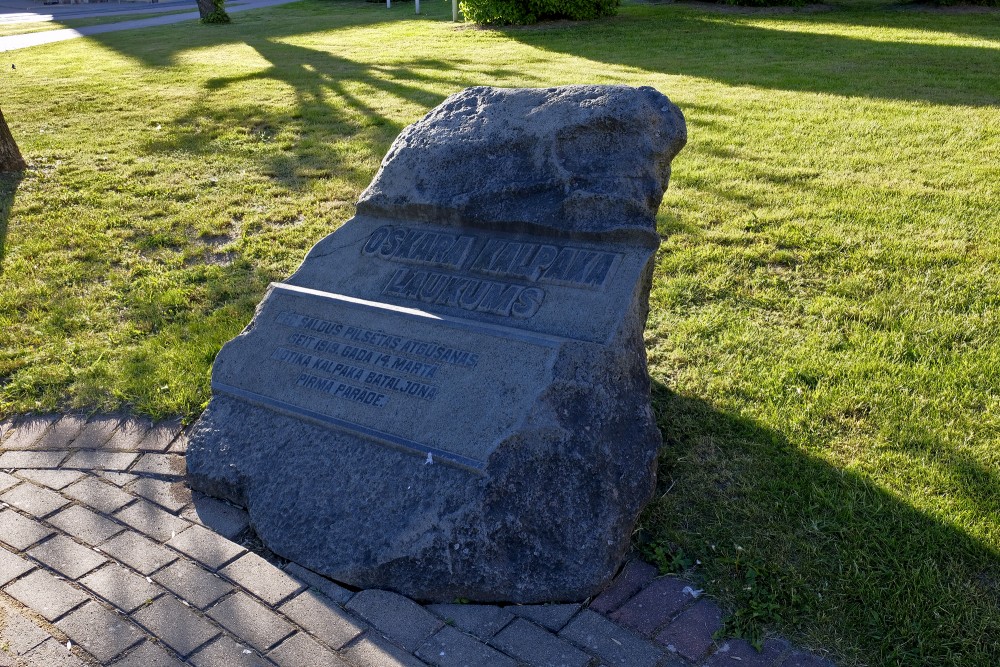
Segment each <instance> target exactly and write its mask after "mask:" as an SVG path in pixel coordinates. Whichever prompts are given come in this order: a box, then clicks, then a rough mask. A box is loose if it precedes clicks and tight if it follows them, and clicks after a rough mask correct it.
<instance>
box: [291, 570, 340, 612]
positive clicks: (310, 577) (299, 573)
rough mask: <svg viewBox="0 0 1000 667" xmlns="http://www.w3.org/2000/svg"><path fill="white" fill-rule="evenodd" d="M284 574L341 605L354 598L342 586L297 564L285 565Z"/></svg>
mask: <svg viewBox="0 0 1000 667" xmlns="http://www.w3.org/2000/svg"><path fill="white" fill-rule="evenodd" d="M285 572H287V573H288V574H289V575H291V576H293V577H295V578H296V579H298V580H299V581H300V582H301V583H303V584H306V585H307V586H309V587H310V588H314V589H316V590H317V591H319V592H320V593H322V594H323V595H325V596H326V597H328V598H330V599H331V600H333V601H334V602H337V603H339V604H341V605H344V604H347V601H348V600H350V599H351V598H352V597H353V596H354V593H353V592H351V591H349V590H347V589H346V588H344V587H343V586H339V585H338V584H337V583H336V582H333V581H330V580H329V579H327V578H326V577H324V576H321V575H319V574H317V573H315V572H313V571H312V570H309V569H306V568H304V567H302V566H301V565H299V564H298V563H289V564H288V565H286V566H285Z"/></svg>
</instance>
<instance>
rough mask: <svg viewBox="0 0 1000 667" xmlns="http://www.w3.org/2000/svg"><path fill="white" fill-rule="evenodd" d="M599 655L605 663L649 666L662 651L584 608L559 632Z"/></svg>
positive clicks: (660, 656) (660, 655)
mask: <svg viewBox="0 0 1000 667" xmlns="http://www.w3.org/2000/svg"><path fill="white" fill-rule="evenodd" d="M559 636H560V637H562V638H563V639H568V640H569V641H571V642H573V643H574V644H576V645H578V646H582V647H583V648H585V649H586V650H587V651H589V652H591V653H593V654H594V655H596V656H597V657H598V658H600V659H601V660H602V661H603V662H604V663H606V664H607V665H608V666H609V667H653V666H654V665H656V664H657V663H658V662H659V661H660V659H661V658H662V657H663V651H662V650H660V649H659V648H658V647H657V646H655V645H654V644H653V643H652V642H650V641H648V640H646V639H644V638H642V637H640V636H639V635H637V634H635V633H633V632H631V631H630V630H628V629H626V628H623V627H621V626H620V625H617V624H615V623H612V622H611V621H609V620H608V619H606V618H605V617H603V616H601V615H600V614H598V613H597V612H594V611H591V610H589V609H584V610H583V611H582V612H580V613H579V614H577V615H576V617H575V618H574V619H573V620H572V621H570V622H569V625H567V626H566V628H565V629H564V630H563V631H562V632H560V633H559Z"/></svg>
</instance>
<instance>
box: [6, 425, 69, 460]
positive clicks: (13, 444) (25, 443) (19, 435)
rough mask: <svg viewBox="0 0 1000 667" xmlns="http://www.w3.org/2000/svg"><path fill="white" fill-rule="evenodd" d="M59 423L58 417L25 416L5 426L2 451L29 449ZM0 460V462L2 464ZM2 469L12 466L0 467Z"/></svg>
mask: <svg viewBox="0 0 1000 667" xmlns="http://www.w3.org/2000/svg"><path fill="white" fill-rule="evenodd" d="M57 421H59V415H26V416H24V417H21V418H20V419H18V420H16V421H15V422H14V423H13V424H9V423H8V425H7V428H6V429H4V439H3V441H2V442H0V445H2V447H3V449H29V448H30V447H32V446H33V445H34V444H35V442H37V441H38V439H39V438H41V437H42V434H44V433H45V430H46V429H48V428H49V427H50V426H52V425H53V424H55V423H56V422H57ZM2 460H3V459H2V458H0V462H2ZM0 467H2V468H9V467H12V466H7V465H0Z"/></svg>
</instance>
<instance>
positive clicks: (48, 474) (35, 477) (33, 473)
mask: <svg viewBox="0 0 1000 667" xmlns="http://www.w3.org/2000/svg"><path fill="white" fill-rule="evenodd" d="M17 474H18V475H20V476H21V477H23V478H24V479H30V480H31V481H32V482H35V483H37V484H41V485H42V486H47V487H49V488H50V489H55V490H57V491H58V490H59V489H61V488H63V487H65V486H68V485H70V484H72V483H73V482H75V481H76V480H78V479H80V478H81V477H83V473H82V472H75V471H73V470H21V471H19V472H18V473H17Z"/></svg>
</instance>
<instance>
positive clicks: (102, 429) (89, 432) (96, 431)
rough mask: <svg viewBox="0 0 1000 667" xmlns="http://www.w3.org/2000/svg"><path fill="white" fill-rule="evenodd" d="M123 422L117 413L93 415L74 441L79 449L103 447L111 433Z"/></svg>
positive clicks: (74, 444)
mask: <svg viewBox="0 0 1000 667" xmlns="http://www.w3.org/2000/svg"><path fill="white" fill-rule="evenodd" d="M120 423H121V417H119V416H117V415H97V416H95V417H91V418H90V420H89V421H88V422H87V424H86V425H85V426H84V427H83V430H82V431H80V434H79V435H77V436H76V439H75V440H74V441H73V447H75V448H77V449H101V448H103V447H104V445H105V444H107V442H108V440H110V439H111V434H112V433H114V431H115V429H116V428H118V424H120Z"/></svg>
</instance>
